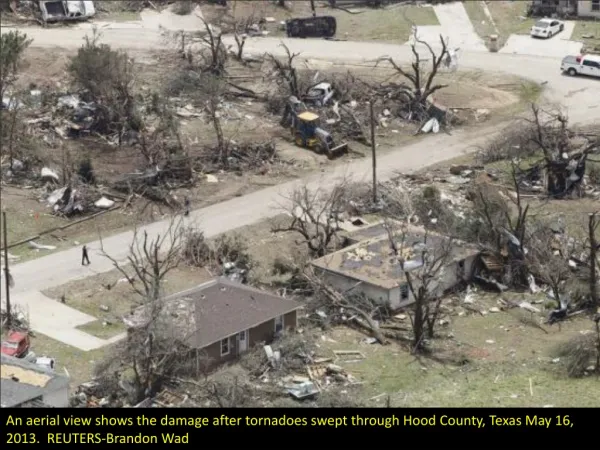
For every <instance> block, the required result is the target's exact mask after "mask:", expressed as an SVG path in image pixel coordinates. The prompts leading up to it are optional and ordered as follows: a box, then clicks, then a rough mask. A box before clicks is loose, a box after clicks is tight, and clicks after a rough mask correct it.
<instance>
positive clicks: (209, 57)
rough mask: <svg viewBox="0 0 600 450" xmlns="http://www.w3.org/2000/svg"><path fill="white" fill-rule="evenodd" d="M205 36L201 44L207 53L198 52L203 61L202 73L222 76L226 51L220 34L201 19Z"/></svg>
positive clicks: (224, 70)
mask: <svg viewBox="0 0 600 450" xmlns="http://www.w3.org/2000/svg"><path fill="white" fill-rule="evenodd" d="M202 23H203V24H204V30H205V31H206V35H205V36H204V37H202V42H203V43H204V44H205V46H206V47H207V48H208V52H200V57H201V58H202V59H203V61H204V64H203V66H202V71H203V72H210V73H212V74H213V75H216V76H222V75H224V74H225V73H226V68H225V63H226V61H227V50H226V48H225V45H224V44H223V38H222V34H221V32H220V31H219V32H216V31H215V30H214V29H213V27H212V26H211V25H210V24H209V23H208V22H206V21H205V20H204V19H202Z"/></svg>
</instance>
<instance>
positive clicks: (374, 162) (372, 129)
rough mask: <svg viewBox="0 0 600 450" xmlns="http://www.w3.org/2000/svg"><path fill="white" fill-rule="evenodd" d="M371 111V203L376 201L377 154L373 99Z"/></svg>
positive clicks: (370, 106)
mask: <svg viewBox="0 0 600 450" xmlns="http://www.w3.org/2000/svg"><path fill="white" fill-rule="evenodd" d="M369 110H370V113H371V153H372V159H373V203H374V204H376V203H377V156H376V154H375V147H376V145H375V117H374V114H373V100H371V101H370V102H369Z"/></svg>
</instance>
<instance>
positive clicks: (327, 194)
mask: <svg viewBox="0 0 600 450" xmlns="http://www.w3.org/2000/svg"><path fill="white" fill-rule="evenodd" d="M347 185H348V183H347V182H346V180H343V181H341V182H340V183H338V184H336V185H335V186H334V187H333V188H332V189H331V191H328V190H326V189H322V188H318V189H314V190H311V189H310V188H309V187H308V186H306V185H304V186H301V187H298V188H296V189H294V190H293V191H292V193H291V194H290V195H287V196H284V201H283V203H282V204H281V205H280V208H281V210H282V211H283V212H284V213H286V214H287V215H289V216H291V219H290V220H289V222H287V223H286V224H281V223H274V224H273V225H272V228H271V231H273V232H274V233H279V232H287V231H292V232H295V233H297V234H299V235H300V236H302V238H303V240H298V241H296V244H297V245H302V244H305V245H306V246H308V249H309V251H310V252H311V253H312V254H313V255H314V256H317V257H320V256H324V255H325V254H327V252H329V251H330V250H332V249H333V248H335V247H336V246H337V245H338V244H339V242H338V232H339V231H340V221H341V217H340V215H341V213H342V212H344V211H345V209H346V192H345V191H346V188H347Z"/></svg>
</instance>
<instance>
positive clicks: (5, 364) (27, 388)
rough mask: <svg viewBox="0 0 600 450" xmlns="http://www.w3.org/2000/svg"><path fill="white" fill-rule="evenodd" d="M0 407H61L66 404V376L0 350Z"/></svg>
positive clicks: (67, 382) (67, 385)
mask: <svg viewBox="0 0 600 450" xmlns="http://www.w3.org/2000/svg"><path fill="white" fill-rule="evenodd" d="M0 375H1V376H2V377H1V378H2V382H1V383H0V386H1V388H2V389H1V390H0V399H1V406H2V408H33V407H37V408H49V407H53V408H65V407H67V406H69V384H70V380H69V378H68V377H67V376H65V375H61V374H59V373H56V372H54V371H53V370H51V369H49V368H46V367H42V366H40V365H38V364H34V363H32V362H29V361H26V360H25V359H22V358H15V357H12V356H8V355H5V354H2V358H1V361H0Z"/></svg>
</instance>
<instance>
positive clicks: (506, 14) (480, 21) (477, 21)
mask: <svg viewBox="0 0 600 450" xmlns="http://www.w3.org/2000/svg"><path fill="white" fill-rule="evenodd" d="M463 3H464V6H465V9H466V10H467V14H468V15H469V18H470V19H471V22H472V23H473V27H474V28H475V31H476V32H477V34H478V35H479V36H481V38H483V39H484V41H485V42H486V43H487V42H488V41H489V39H488V38H489V36H490V35H492V34H497V35H498V42H499V45H500V47H502V46H503V45H504V44H505V43H506V40H507V39H508V37H509V36H510V35H511V34H527V33H529V30H530V28H531V26H532V25H533V22H534V20H533V19H529V18H527V19H523V17H525V15H526V11H527V2H511V1H493V2H487V7H488V10H489V12H490V14H491V15H492V18H493V19H494V20H493V23H492V21H491V20H490V19H489V17H488V16H487V14H486V12H485V10H484V8H483V5H482V2H475V1H469V2H463Z"/></svg>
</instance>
